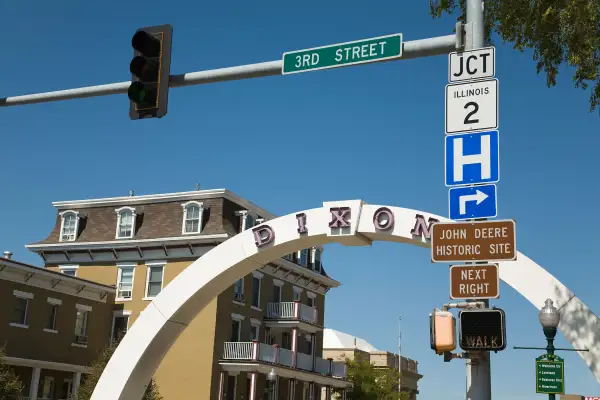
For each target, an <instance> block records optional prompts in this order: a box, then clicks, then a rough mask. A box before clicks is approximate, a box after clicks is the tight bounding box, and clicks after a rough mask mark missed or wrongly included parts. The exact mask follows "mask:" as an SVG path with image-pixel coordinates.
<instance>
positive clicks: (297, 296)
mask: <svg viewBox="0 0 600 400" xmlns="http://www.w3.org/2000/svg"><path fill="white" fill-rule="evenodd" d="M301 294H302V289H301V288H299V287H298V286H294V298H293V299H294V301H300V296H301Z"/></svg>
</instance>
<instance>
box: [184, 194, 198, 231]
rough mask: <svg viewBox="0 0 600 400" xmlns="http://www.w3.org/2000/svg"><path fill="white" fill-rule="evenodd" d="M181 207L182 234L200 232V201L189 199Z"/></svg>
mask: <svg viewBox="0 0 600 400" xmlns="http://www.w3.org/2000/svg"><path fill="white" fill-rule="evenodd" d="M181 206H182V207H183V227H182V233H183V234H190V233H200V230H201V229H202V203H198V202H196V201H190V202H187V203H185V204H182V205H181Z"/></svg>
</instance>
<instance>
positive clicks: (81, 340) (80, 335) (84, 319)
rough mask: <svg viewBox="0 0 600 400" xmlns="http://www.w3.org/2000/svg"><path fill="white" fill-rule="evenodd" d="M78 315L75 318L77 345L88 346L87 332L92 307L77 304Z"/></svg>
mask: <svg viewBox="0 0 600 400" xmlns="http://www.w3.org/2000/svg"><path fill="white" fill-rule="evenodd" d="M75 307H76V308H77V315H76V317H75V342H74V344H75V345H78V346H87V330H88V316H89V313H90V311H91V310H92V308H91V307H88V306H85V305H81V304H76V305H75Z"/></svg>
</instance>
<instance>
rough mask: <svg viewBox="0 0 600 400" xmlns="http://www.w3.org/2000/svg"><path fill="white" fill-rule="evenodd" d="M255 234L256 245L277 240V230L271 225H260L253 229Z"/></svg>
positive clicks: (263, 244)
mask: <svg viewBox="0 0 600 400" xmlns="http://www.w3.org/2000/svg"><path fill="white" fill-rule="evenodd" d="M252 233H253V234H254V243H256V247H263V246H266V245H267V244H269V243H272V242H273V240H275V231H273V228H271V227H270V226H269V225H263V226H259V227H258V228H254V229H252Z"/></svg>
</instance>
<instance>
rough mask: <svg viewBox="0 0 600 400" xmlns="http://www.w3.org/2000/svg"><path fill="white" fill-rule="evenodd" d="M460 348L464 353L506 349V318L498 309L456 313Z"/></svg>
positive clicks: (502, 311)
mask: <svg viewBox="0 0 600 400" xmlns="http://www.w3.org/2000/svg"><path fill="white" fill-rule="evenodd" d="M458 320H459V326H458V333H459V343H460V348H461V349H463V350H465V351H469V350H472V351H477V350H479V351H501V350H504V349H505V348H506V317H505V314H504V310H501V309H499V308H494V309H485V310H462V311H460V312H459V313H458Z"/></svg>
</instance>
